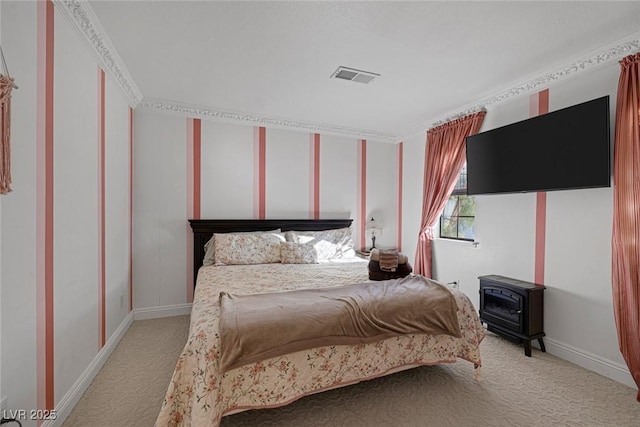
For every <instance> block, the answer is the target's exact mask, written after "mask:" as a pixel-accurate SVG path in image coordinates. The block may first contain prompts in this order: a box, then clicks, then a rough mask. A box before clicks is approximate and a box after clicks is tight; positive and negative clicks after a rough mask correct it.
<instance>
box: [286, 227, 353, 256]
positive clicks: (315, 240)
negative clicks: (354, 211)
mask: <svg viewBox="0 0 640 427" xmlns="http://www.w3.org/2000/svg"><path fill="white" fill-rule="evenodd" d="M351 234H352V230H351V227H345V228H337V229H335V230H322V231H287V232H286V233H285V237H286V239H287V241H288V242H295V243H310V244H312V245H313V247H314V248H315V250H316V251H317V253H318V259H319V260H327V259H336V258H353V257H354V256H355V250H354V244H353V238H352V236H351Z"/></svg>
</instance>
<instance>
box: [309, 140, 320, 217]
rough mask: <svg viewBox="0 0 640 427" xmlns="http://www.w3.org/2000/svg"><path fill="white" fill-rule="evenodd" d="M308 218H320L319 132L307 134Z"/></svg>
mask: <svg viewBox="0 0 640 427" xmlns="http://www.w3.org/2000/svg"><path fill="white" fill-rule="evenodd" d="M309 160H310V168H309V174H310V176H309V218H311V219H320V134H319V133H312V134H310V135H309Z"/></svg>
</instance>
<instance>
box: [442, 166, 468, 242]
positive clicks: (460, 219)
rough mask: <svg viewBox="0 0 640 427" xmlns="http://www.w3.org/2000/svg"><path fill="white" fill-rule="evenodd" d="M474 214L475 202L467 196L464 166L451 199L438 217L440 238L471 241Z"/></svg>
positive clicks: (465, 169)
mask: <svg viewBox="0 0 640 427" xmlns="http://www.w3.org/2000/svg"><path fill="white" fill-rule="evenodd" d="M475 212H476V201H475V199H474V198H473V197H472V196H467V165H466V164H465V165H464V167H463V168H462V171H460V177H459V178H458V182H456V186H455V187H454V188H453V192H452V193H451V197H449V200H448V201H447V204H446V205H445V207H444V210H443V211H442V215H440V237H442V238H445V239H457V240H469V241H473V239H474V237H475V232H474V227H473V222H474V219H475Z"/></svg>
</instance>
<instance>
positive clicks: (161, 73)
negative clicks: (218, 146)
mask: <svg viewBox="0 0 640 427" xmlns="http://www.w3.org/2000/svg"><path fill="white" fill-rule="evenodd" d="M89 5H90V9H92V10H93V12H94V13H95V17H97V20H98V21H99V24H101V26H102V27H103V29H104V32H105V34H106V37H105V38H106V39H107V40H110V42H111V44H112V46H113V47H114V48H115V51H116V52H115V55H116V56H119V60H121V62H122V63H121V64H120V66H121V67H122V68H123V69H124V70H125V71H128V74H129V75H130V77H131V80H132V83H133V85H134V86H137V88H139V90H140V92H141V93H142V95H143V97H144V99H143V104H144V103H145V102H144V101H147V104H149V102H150V101H158V100H159V101H158V102H159V103H160V104H162V103H169V102H173V103H176V104H179V105H182V106H199V107H204V108H209V109H213V110H214V111H222V112H230V113H238V112H239V113H241V114H240V115H242V114H244V115H246V116H250V117H251V118H252V119H256V118H257V120H260V118H266V119H268V120H272V121H273V122H275V123H281V124H285V125H291V126H292V127H296V126H298V127H301V128H305V127H306V128H310V127H313V125H318V126H319V128H320V129H321V128H323V127H324V128H327V129H337V130H338V131H339V130H344V131H347V133H348V132H349V131H353V132H355V133H358V132H360V133H362V134H366V135H369V136H370V137H373V138H372V139H376V137H379V139H381V140H385V139H396V138H399V137H402V136H406V135H409V134H412V133H415V132H417V131H421V130H425V129H427V128H429V127H430V126H431V124H432V123H433V122H435V121H438V120H442V119H445V118H446V117H447V116H450V115H453V114H455V113H456V112H459V111H460V110H461V109H463V108H465V107H468V106H471V105H473V104H474V103H478V102H481V101H482V100H484V99H487V98H488V97H491V96H495V95H497V94H500V93H503V92H504V91H508V90H510V89H511V88H514V87H516V86H518V85H522V84H525V83H527V81H529V80H528V79H532V78H535V77H538V76H541V75H543V74H544V73H550V72H553V71H554V70H557V69H558V67H566V66H569V65H571V64H572V61H575V60H579V59H584V58H588V55H590V54H593V53H594V52H596V53H597V52H598V49H601V48H603V47H606V46H609V45H611V44H612V43H616V42H618V41H620V40H625V37H629V36H630V35H633V34H635V33H636V32H638V31H639V30H640V2H638V1H631V2H614V1H597V2H586V1H569V2H561V1H533V2H522V1H510V2H493V1H472V2H466V1H464V2H462V1H455V2H454V1H441V2H437V1H423V2H399V1H388V2H307V1H297V2H293V1H291V2H272V1H259V2H244V1H234V2H220V1H195V2H193V1H91V2H90V3H89ZM99 24H98V26H99ZM629 53H632V52H629ZM340 65H343V66H347V67H352V68H357V69H361V70H366V71H372V72H375V73H379V74H381V76H380V77H378V78H376V79H375V80H374V81H373V82H371V83H369V84H361V83H355V82H349V81H344V80H339V79H330V78H329V77H330V76H331V74H332V73H333V72H334V70H335V69H336V68H337V67H338V66H340ZM223 116H224V115H223ZM234 117H238V116H234Z"/></svg>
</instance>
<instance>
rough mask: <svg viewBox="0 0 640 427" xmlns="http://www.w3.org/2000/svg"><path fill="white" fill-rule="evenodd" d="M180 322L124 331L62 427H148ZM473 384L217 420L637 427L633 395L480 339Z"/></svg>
mask: <svg viewBox="0 0 640 427" xmlns="http://www.w3.org/2000/svg"><path fill="white" fill-rule="evenodd" d="M188 322H189V320H188V317H187V316H181V317H172V318H164V319H154V320H143V321H136V322H134V323H133V325H132V326H131V328H130V329H129V331H128V332H127V334H126V335H125V336H124V338H123V339H122V341H121V342H120V344H118V346H117V348H116V349H115V350H114V352H113V354H112V355H111V357H110V358H109V360H108V361H107V362H106V364H105V366H104V367H103V369H102V370H101V371H100V373H99V374H98V375H97V376H96V378H95V380H94V381H93V383H92V384H91V386H90V387H89V389H88V390H87V392H86V393H85V395H84V396H83V397H82V399H81V400H80V402H79V403H78V405H76V407H75V408H74V410H73V412H72V413H71V415H70V416H69V417H68V418H67V420H66V422H65V423H64V427H74V426H91V427H94V426H100V427H111V426H114V427H115V426H136V427H144V426H153V425H154V422H155V419H156V416H157V414H158V411H159V408H160V405H161V403H162V399H163V397H164V393H165V391H166V389H167V386H168V383H169V379H170V377H171V373H172V372H173V368H174V366H175V363H176V361H177V358H178V356H179V354H180V352H181V350H182V347H183V346H184V344H185V342H186V337H187V333H188V328H189V324H188ZM481 354H482V360H483V367H482V378H481V380H480V381H476V380H475V379H474V376H473V365H472V364H471V363H469V362H466V361H459V362H457V363H454V364H445V365H438V366H425V367H420V368H416V369H411V370H408V371H404V372H400V373H397V374H394V375H390V376H386V377H383V378H378V379H374V380H371V381H366V382H363V383H359V384H355V385H352V386H349V387H343V388H340V389H336V390H331V391H327V392H324V393H320V394H316V395H312V396H307V397H304V398H302V399H300V400H298V401H296V402H294V403H292V404H290V405H288V406H284V407H281V408H276V409H268V410H253V411H246V412H241V413H239V414H235V415H230V416H226V417H224V418H223V419H222V426H223V427H239V426H278V427H320V426H327V427H341V426H344V427H352V426H367V427H369V426H371V427H376V426H380V427H382V426H393V427H405V426H406V427H414V426H415V427H425V426H581V427H582V426H629V427H638V426H640V403H638V402H637V401H636V399H635V398H636V391H635V390H634V389H632V388H630V387H628V386H626V385H623V384H620V383H617V382H615V381H613V380H610V379H608V378H606V377H603V376H600V375H598V374H596V373H594V372H591V371H588V370H586V369H583V368H580V367H578V366H576V365H573V364H571V363H569V362H566V361H564V360H562V359H559V358H557V357H555V356H552V355H550V354H548V353H542V352H540V351H538V350H536V349H533V354H532V356H533V357H526V356H525V355H524V352H523V349H522V346H519V345H516V344H513V343H512V342H510V341H507V340H504V339H502V338H501V337H498V336H497V335H494V334H492V333H489V332H488V333H487V336H486V338H485V340H484V341H483V342H482V344H481Z"/></svg>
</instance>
